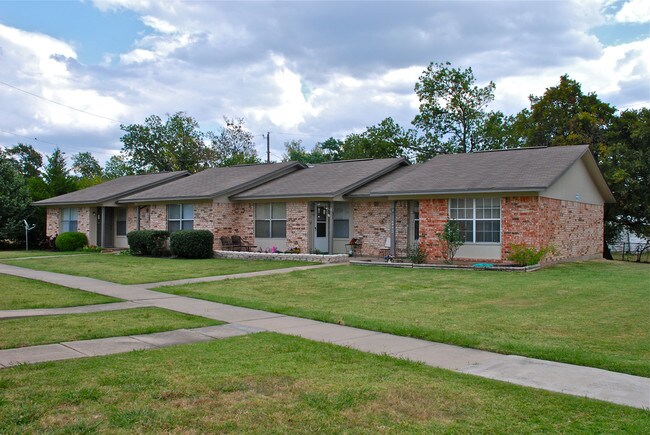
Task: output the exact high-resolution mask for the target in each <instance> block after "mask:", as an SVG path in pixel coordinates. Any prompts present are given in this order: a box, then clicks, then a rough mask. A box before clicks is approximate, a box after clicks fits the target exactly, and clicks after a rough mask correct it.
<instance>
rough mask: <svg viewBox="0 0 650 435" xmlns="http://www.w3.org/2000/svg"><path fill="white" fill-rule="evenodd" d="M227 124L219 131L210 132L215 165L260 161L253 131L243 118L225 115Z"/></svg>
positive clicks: (209, 136)
mask: <svg viewBox="0 0 650 435" xmlns="http://www.w3.org/2000/svg"><path fill="white" fill-rule="evenodd" d="M223 119H224V121H225V126H223V127H221V128H220V129H219V131H218V132H217V133H212V132H208V133H207V137H208V139H209V141H210V143H211V146H212V148H211V153H212V159H211V163H212V165H213V166H233V165H242V164H250V163H259V162H260V159H259V157H258V156H257V150H256V149H255V141H254V140H253V139H254V135H253V133H251V132H250V131H249V130H248V129H247V128H246V125H245V124H244V120H243V119H242V118H237V119H235V118H227V117H225V116H224V118H223Z"/></svg>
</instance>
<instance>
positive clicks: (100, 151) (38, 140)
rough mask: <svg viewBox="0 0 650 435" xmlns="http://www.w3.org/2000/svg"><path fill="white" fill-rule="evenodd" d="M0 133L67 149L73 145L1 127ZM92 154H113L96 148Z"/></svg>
mask: <svg viewBox="0 0 650 435" xmlns="http://www.w3.org/2000/svg"><path fill="white" fill-rule="evenodd" d="M0 133H6V134H11V135H13V136H16V137H22V138H24V139H28V140H30V141H33V140H35V141H37V142H42V143H46V144H49V145H54V146H57V147H59V148H68V149H69V148H74V147H73V146H70V145H63V144H59V143H54V142H50V141H47V140H42V139H39V138H37V137H29V136H24V135H22V134H17V133H12V132H11V131H6V130H2V129H0ZM92 154H104V155H113V154H112V153H111V152H107V151H103V150H96V151H93V153H92Z"/></svg>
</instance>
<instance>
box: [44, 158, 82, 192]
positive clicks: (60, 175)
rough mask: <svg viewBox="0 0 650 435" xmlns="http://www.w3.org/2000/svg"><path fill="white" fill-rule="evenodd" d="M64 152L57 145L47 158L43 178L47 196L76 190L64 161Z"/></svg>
mask: <svg viewBox="0 0 650 435" xmlns="http://www.w3.org/2000/svg"><path fill="white" fill-rule="evenodd" d="M64 154H65V153H64V152H62V151H61V150H60V149H59V148H58V147H57V148H55V149H54V152H53V153H52V154H51V155H50V156H49V157H48V158H47V165H45V173H44V175H43V178H44V179H45V183H46V184H47V186H48V191H49V196H48V197H52V196H58V195H63V194H65V193H69V192H73V191H74V190H76V186H75V182H74V179H73V178H72V177H71V176H70V170H69V169H68V167H67V163H66V161H65V157H64Z"/></svg>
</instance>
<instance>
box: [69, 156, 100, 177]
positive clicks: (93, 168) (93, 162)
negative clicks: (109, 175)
mask: <svg viewBox="0 0 650 435" xmlns="http://www.w3.org/2000/svg"><path fill="white" fill-rule="evenodd" d="M72 170H73V171H74V172H75V173H77V174H79V175H80V176H81V177H83V178H95V177H101V176H102V165H100V164H99V160H97V159H96V158H95V156H93V155H92V154H91V153H89V152H88V151H86V152H82V153H77V154H75V155H73V156H72Z"/></svg>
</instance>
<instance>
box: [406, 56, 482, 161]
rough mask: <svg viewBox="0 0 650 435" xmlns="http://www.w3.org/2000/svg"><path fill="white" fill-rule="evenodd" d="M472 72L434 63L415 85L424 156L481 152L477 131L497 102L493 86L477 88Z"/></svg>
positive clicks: (416, 121)
mask: <svg viewBox="0 0 650 435" xmlns="http://www.w3.org/2000/svg"><path fill="white" fill-rule="evenodd" d="M475 82H476V79H475V78H474V73H473V72H472V68H467V69H464V70H461V69H460V68H452V67H451V63H449V62H446V63H431V64H430V65H429V66H428V67H427V69H426V70H425V71H424V72H423V73H422V75H421V76H420V78H419V80H418V82H417V83H416V84H415V93H416V94H417V96H418V99H419V100H420V113H419V114H418V115H417V116H416V117H415V119H414V120H413V125H415V126H416V127H417V128H419V129H420V130H422V132H423V133H424V136H423V137H422V139H421V143H420V148H421V149H420V153H421V154H424V155H425V156H426V157H429V158H430V157H433V156H435V155H436V154H440V153H453V152H465V153H466V152H471V151H475V150H478V149H481V148H482V146H481V143H480V138H479V137H478V136H477V134H476V133H477V130H478V129H479V127H480V125H481V123H482V122H483V120H484V118H485V115H486V114H485V108H486V107H487V105H488V104H489V103H490V102H491V101H492V100H494V88H495V85H494V83H493V82H490V83H489V84H488V85H486V86H484V87H478V86H476V85H474V83H475Z"/></svg>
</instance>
